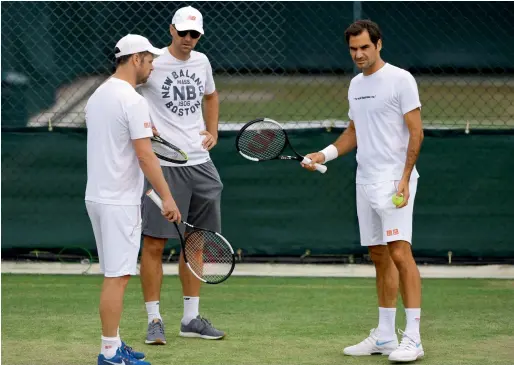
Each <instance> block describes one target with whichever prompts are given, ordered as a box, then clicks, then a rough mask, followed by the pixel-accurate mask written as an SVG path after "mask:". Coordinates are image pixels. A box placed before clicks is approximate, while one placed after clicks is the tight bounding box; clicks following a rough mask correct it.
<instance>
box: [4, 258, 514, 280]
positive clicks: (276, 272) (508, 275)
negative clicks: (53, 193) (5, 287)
mask: <svg viewBox="0 0 514 365" xmlns="http://www.w3.org/2000/svg"><path fill="white" fill-rule="evenodd" d="M418 267H419V271H420V273H421V277H422V278H471V279H479V278H483V279H514V265H481V266H448V265H419V266H418ZM163 271H164V275H172V276H175V275H178V264H163ZM7 273H10V274H71V275H80V274H83V273H84V274H90V275H100V267H99V264H93V265H91V266H89V265H87V264H69V263H61V262H43V263H33V262H32V263H31V262H13V261H4V262H2V274H7ZM233 276H257V277H259V276H275V277H353V278H373V277H375V270H374V268H373V266H372V265H356V264H352V265H337V264H336V265H321V264H319V265H317V264H236V268H235V270H234V273H233Z"/></svg>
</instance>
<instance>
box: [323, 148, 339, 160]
mask: <svg viewBox="0 0 514 365" xmlns="http://www.w3.org/2000/svg"><path fill="white" fill-rule="evenodd" d="M320 152H321V153H322V154H323V155H325V163H327V162H328V161H332V160H335V159H336V158H338V157H339V152H338V151H337V148H336V146H334V145H333V144H330V145H328V146H327V147H325V148H324V149H322V150H321V151H320Z"/></svg>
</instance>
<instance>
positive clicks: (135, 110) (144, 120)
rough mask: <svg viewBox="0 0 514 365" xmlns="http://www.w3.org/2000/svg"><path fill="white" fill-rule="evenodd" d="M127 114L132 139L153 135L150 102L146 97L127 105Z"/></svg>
mask: <svg viewBox="0 0 514 365" xmlns="http://www.w3.org/2000/svg"><path fill="white" fill-rule="evenodd" d="M126 115H127V120H128V127H129V133H130V139H140V138H148V137H151V136H153V132H152V122H151V120H150V112H149V108H148V102H147V101H146V100H145V99H144V98H142V97H141V98H140V99H139V101H136V102H133V103H130V104H128V105H127V109H126Z"/></svg>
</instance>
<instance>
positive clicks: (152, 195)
mask: <svg viewBox="0 0 514 365" xmlns="http://www.w3.org/2000/svg"><path fill="white" fill-rule="evenodd" d="M146 195H147V196H148V197H149V198H150V199H152V200H153V202H154V203H155V204H156V205H157V206H158V207H159V208H160V209H161V210H162V200H161V198H160V197H159V195H157V193H156V192H155V191H154V190H153V189H150V190H148V191H147V192H146Z"/></svg>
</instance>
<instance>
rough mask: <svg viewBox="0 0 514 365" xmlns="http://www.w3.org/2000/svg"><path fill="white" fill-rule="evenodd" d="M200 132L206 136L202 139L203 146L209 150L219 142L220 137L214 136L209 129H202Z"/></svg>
mask: <svg viewBox="0 0 514 365" xmlns="http://www.w3.org/2000/svg"><path fill="white" fill-rule="evenodd" d="M200 134H201V135H202V136H205V138H204V139H203V141H202V147H203V148H205V149H206V150H207V151H209V150H211V149H212V148H213V147H214V146H216V144H217V143H218V138H217V137H214V136H213V135H212V134H211V133H209V132H208V131H201V132H200Z"/></svg>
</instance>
